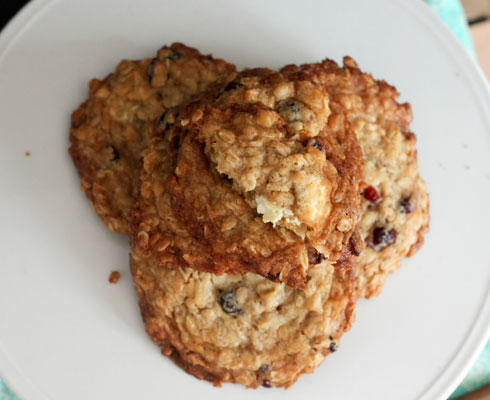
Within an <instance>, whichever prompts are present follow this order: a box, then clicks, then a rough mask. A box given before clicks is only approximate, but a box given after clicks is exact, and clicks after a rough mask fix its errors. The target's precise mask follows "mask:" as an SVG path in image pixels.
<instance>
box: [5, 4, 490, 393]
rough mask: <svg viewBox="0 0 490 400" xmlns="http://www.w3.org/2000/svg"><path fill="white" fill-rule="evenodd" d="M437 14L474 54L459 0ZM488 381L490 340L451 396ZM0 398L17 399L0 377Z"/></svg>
mask: <svg viewBox="0 0 490 400" xmlns="http://www.w3.org/2000/svg"><path fill="white" fill-rule="evenodd" d="M424 1H425V2H426V3H427V4H428V5H430V6H431V7H432V8H434V10H435V11H436V12H437V14H439V16H440V17H441V18H442V19H443V20H444V22H446V23H447V24H448V26H449V27H450V28H451V30H452V31H453V32H454V33H455V35H456V36H457V37H458V38H459V40H461V42H462V43H463V44H464V45H465V47H466V48H467V49H468V51H469V52H470V53H471V54H472V55H473V56H475V50H474V48H473V43H472V42H471V37H470V33H469V30H468V24H467V22H466V18H465V15H464V11H463V7H462V6H461V3H460V2H459V0H424ZM487 383H490V342H488V343H487V346H486V347H485V350H484V351H483V352H482V354H481V355H480V357H479V358H478V360H477V362H476V363H475V365H474V366H473V367H472V368H471V370H470V372H469V373H468V375H467V376H466V378H465V379H464V380H463V382H462V383H461V385H460V386H459V387H458V388H457V389H456V391H455V392H454V393H453V395H452V396H451V399H454V398H456V397H458V396H461V395H463V394H465V393H468V392H471V391H473V390H475V389H478V388H479V387H481V386H483V385H485V384H487ZM0 400H19V399H18V397H16V396H15V395H14V394H13V393H12V392H11V391H10V390H9V389H8V388H7V386H6V385H5V383H4V382H3V381H2V380H1V379H0Z"/></svg>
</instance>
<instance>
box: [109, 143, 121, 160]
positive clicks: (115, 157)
mask: <svg viewBox="0 0 490 400" xmlns="http://www.w3.org/2000/svg"><path fill="white" fill-rule="evenodd" d="M111 150H112V157H111V161H112V162H115V161H117V160H119V158H120V155H119V152H118V151H117V149H116V148H115V147H114V146H111Z"/></svg>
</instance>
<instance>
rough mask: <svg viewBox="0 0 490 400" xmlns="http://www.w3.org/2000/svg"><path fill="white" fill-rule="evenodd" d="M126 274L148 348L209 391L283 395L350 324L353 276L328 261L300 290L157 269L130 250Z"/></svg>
mask: <svg viewBox="0 0 490 400" xmlns="http://www.w3.org/2000/svg"><path fill="white" fill-rule="evenodd" d="M131 272H132V275H133V279H134V283H135V288H136V291H137V293H138V295H139V298H140V303H139V304H140V308H141V312H142V316H143V318H144V320H145V324H146V330H147V332H148V334H149V335H150V336H151V338H152V339H153V341H154V342H155V343H157V344H158V345H159V346H160V347H161V349H162V353H163V354H164V355H166V356H168V357H170V358H171V359H172V360H173V361H174V362H175V363H176V364H177V365H179V366H180V367H181V368H183V369H184V370H185V371H187V372H188V373H190V374H192V375H194V376H196V377H197V378H199V379H205V380H208V381H211V382H213V383H214V384H215V385H220V384H221V383H222V382H235V383H241V384H242V385H245V386H247V387H252V388H256V387H258V386H259V385H263V386H265V387H271V386H274V387H286V388H287V387H289V386H291V385H292V384H293V383H294V382H295V381H296V380H297V379H298V377H299V376H300V375H302V374H304V373H311V372H313V371H314V369H315V368H316V367H317V366H318V365H319V364H320V363H321V362H322V361H323V360H324V358H325V357H326V356H327V355H328V354H330V353H331V352H334V351H335V350H337V347H338V344H339V339H340V337H341V336H342V334H343V333H344V332H345V331H347V330H348V329H349V328H350V326H351V323H352V322H353V320H354V306H355V301H356V296H355V288H354V285H355V282H354V280H353V276H352V270H351V269H345V268H335V267H334V266H332V264H331V263H329V262H327V261H322V262H320V263H319V264H317V265H315V266H313V267H312V268H310V269H309V270H308V279H307V283H306V287H305V288H304V289H303V290H299V289H293V288H291V287H288V286H287V285H285V284H283V283H274V282H271V281H270V280H268V279H265V278H263V277H261V276H260V275H257V274H253V273H248V274H245V275H243V276H242V275H240V274H235V275H229V274H223V275H215V274H211V273H207V272H202V271H197V270H195V269H192V268H172V269H171V268H166V267H162V266H160V265H159V262H158V260H156V259H155V257H153V256H151V257H147V256H146V255H144V254H141V251H140V249H139V246H135V245H134V244H133V247H132V252H131Z"/></svg>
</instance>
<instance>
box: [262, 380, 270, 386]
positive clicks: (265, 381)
mask: <svg viewBox="0 0 490 400" xmlns="http://www.w3.org/2000/svg"><path fill="white" fill-rule="evenodd" d="M262 386H263V387H265V388H270V387H272V384H271V381H270V380H269V379H264V381H263V382H262Z"/></svg>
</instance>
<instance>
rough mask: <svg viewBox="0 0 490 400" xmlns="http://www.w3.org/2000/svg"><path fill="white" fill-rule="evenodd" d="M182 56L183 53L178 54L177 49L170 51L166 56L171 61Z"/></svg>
mask: <svg viewBox="0 0 490 400" xmlns="http://www.w3.org/2000/svg"><path fill="white" fill-rule="evenodd" d="M182 57H183V55H182V54H180V53H179V52H178V51H172V53H171V54H170V55H169V56H168V57H167V58H168V59H169V60H171V61H175V60H178V59H179V58H182Z"/></svg>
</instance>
